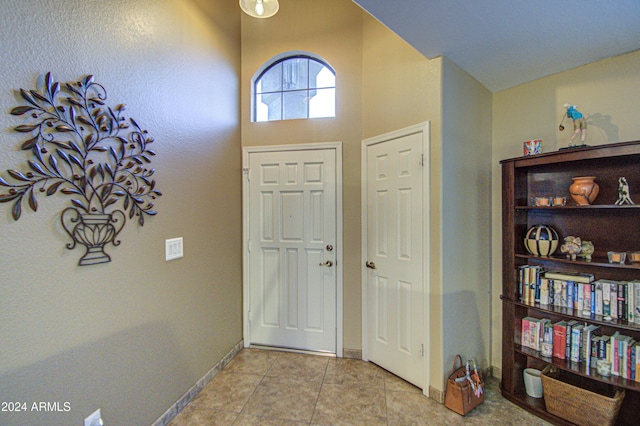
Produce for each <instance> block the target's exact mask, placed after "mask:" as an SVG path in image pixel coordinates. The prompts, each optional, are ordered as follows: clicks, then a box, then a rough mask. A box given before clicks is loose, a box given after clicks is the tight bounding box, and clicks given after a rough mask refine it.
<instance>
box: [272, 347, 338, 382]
mask: <svg viewBox="0 0 640 426" xmlns="http://www.w3.org/2000/svg"><path fill="white" fill-rule="evenodd" d="M328 363H329V358H328V357H324V356H318V355H303V354H294V353H282V354H280V356H279V357H278V359H276V361H275V362H274V363H273V365H272V366H271V369H270V370H269V371H268V372H267V376H269V377H287V378H290V379H297V380H305V381H307V382H320V381H322V379H323V377H324V374H325V372H326V370H327V364H328Z"/></svg>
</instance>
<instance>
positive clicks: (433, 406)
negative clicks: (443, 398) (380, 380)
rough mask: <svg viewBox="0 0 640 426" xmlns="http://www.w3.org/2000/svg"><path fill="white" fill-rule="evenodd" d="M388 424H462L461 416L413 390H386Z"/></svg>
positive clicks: (419, 425) (418, 425)
mask: <svg viewBox="0 0 640 426" xmlns="http://www.w3.org/2000/svg"><path fill="white" fill-rule="evenodd" d="M387 417H388V421H389V423H388V424H389V425H407V424H410V425H416V426H421V425H462V424H464V422H463V419H464V418H463V417H462V416H460V415H459V414H457V413H454V412H453V411H451V410H449V409H448V408H446V407H445V406H444V405H442V404H439V403H437V402H435V401H434V400H432V399H430V398H427V397H426V396H424V395H422V394H421V393H415V392H387Z"/></svg>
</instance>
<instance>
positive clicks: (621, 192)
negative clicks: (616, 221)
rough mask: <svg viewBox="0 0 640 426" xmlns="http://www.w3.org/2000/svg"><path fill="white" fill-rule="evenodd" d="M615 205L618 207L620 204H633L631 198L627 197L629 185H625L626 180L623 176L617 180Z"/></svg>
mask: <svg viewBox="0 0 640 426" xmlns="http://www.w3.org/2000/svg"><path fill="white" fill-rule="evenodd" d="M615 204H616V206H620V205H622V204H635V203H634V202H633V201H631V197H630V196H629V184H628V183H627V178H625V177H624V176H621V177H619V178H618V199H617V200H616V203H615Z"/></svg>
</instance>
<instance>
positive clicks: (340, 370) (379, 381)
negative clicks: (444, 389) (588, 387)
mask: <svg viewBox="0 0 640 426" xmlns="http://www.w3.org/2000/svg"><path fill="white" fill-rule="evenodd" d="M486 392H487V393H486V399H485V402H484V403H483V404H481V405H480V406H479V407H477V408H476V409H475V410H473V411H472V412H471V413H469V414H467V416H466V417H462V416H459V415H458V414H456V413H454V412H453V411H450V410H448V409H447V408H446V407H445V406H444V405H442V404H438V403H437V402H435V401H433V400H431V399H429V398H427V397H425V396H424V395H422V392H421V391H420V389H418V388H416V387H414V386H412V385H410V384H409V383H407V382H405V381H403V380H401V379H399V378H397V377H396V376H394V375H392V374H390V373H388V372H387V371H385V370H383V369H382V368H380V367H378V366H376V365H374V364H372V363H367V362H364V361H360V360H353V359H340V358H338V359H336V358H328V357H322V356H314V355H303V354H295V353H288V352H277V351H267V350H260V349H243V350H242V351H241V352H240V353H239V354H238V355H237V356H236V357H235V358H234V359H233V360H232V361H231V362H230V363H229V364H228V365H227V366H226V368H224V369H223V370H222V371H221V372H220V373H219V374H218V375H217V376H216V377H214V379H213V380H212V381H211V382H210V383H209V384H208V385H207V386H206V387H205V388H204V389H203V390H202V391H201V392H200V393H199V394H198V396H196V398H194V400H193V401H191V403H190V404H189V405H187V406H186V407H185V408H184V410H182V412H181V413H180V414H178V416H176V418H175V419H173V421H172V422H171V423H170V426H199V425H207V426H209V425H267V426H271V425H274V426H275V425H366V426H373V425H518V426H522V425H548V423H546V422H544V421H543V420H541V419H539V418H537V417H535V416H533V415H531V414H529V413H528V412H526V411H524V410H522V409H520V408H519V407H517V406H515V405H513V404H511V403H510V402H508V401H506V400H505V399H504V398H503V397H502V396H501V395H500V391H499V389H498V382H497V380H495V379H490V380H488V381H487V389H486Z"/></svg>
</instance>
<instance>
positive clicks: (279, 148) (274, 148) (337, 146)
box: [242, 142, 344, 357]
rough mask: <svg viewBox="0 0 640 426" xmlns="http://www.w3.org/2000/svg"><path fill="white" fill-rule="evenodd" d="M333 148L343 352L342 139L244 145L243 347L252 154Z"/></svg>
mask: <svg viewBox="0 0 640 426" xmlns="http://www.w3.org/2000/svg"><path fill="white" fill-rule="evenodd" d="M320 149H322V150H325V149H329V150H334V151H335V157H336V176H335V177H336V248H335V251H336V253H335V256H336V263H335V268H336V269H335V270H336V321H335V322H336V356H337V357H342V354H343V343H342V339H343V323H342V320H343V265H342V261H343V253H344V250H343V244H344V242H343V239H342V214H343V212H342V142H316V143H304V144H290V145H264V146H245V147H243V148H242V271H243V274H242V275H243V277H242V310H243V313H242V318H243V323H244V324H243V333H242V334H243V339H244V347H245V348H247V347H249V346H250V342H251V328H250V327H249V310H250V307H251V304H250V299H249V298H250V297H251V294H250V283H251V273H250V268H249V235H250V234H249V209H248V208H247V207H248V206H249V195H250V194H249V157H250V155H251V154H253V153H260V152H285V151H309V150H320Z"/></svg>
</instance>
